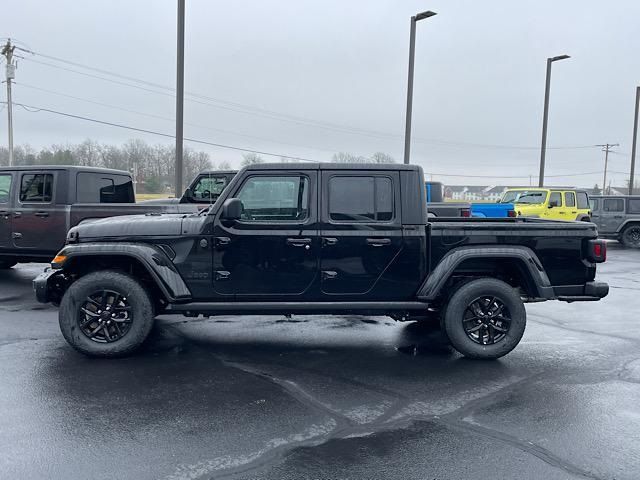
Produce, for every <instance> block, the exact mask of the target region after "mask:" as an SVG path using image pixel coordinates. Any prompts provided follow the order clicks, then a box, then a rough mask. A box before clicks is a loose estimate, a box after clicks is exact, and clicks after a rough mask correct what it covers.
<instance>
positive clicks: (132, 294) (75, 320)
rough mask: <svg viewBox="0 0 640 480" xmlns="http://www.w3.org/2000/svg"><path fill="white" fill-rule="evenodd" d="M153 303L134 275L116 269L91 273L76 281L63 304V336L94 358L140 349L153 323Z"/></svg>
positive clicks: (61, 326)
mask: <svg viewBox="0 0 640 480" xmlns="http://www.w3.org/2000/svg"><path fill="white" fill-rule="evenodd" d="M153 319H154V313H153V305H152V303H151V300H150V298H149V295H148V294H147V292H146V290H145V289H144V287H143V286H142V285H140V283H139V282H137V281H136V280H135V279H134V278H132V277H130V276H129V275H126V274H124V273H120V272H116V271H102V272H94V273H90V274H88V275H86V276H84V277H82V278H80V279H79V280H78V281H76V282H75V283H73V284H72V285H71V286H70V287H69V289H68V290H67V291H66V292H65V294H64V297H63V298H62V302H61V303H60V312H59V323H60V330H61V331H62V335H64V338H65V339H66V340H67V342H69V344H70V345H71V346H72V347H73V348H75V349H76V350H78V351H79V352H81V353H83V354H85V355H89V356H92V357H120V356H123V355H127V354H129V353H131V352H133V351H134V350H136V349H137V348H138V347H140V345H142V343H143V342H144V341H145V339H146V338H147V336H148V335H149V332H150V331H151V327H152V326H153Z"/></svg>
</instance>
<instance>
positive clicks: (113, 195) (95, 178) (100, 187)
mask: <svg viewBox="0 0 640 480" xmlns="http://www.w3.org/2000/svg"><path fill="white" fill-rule="evenodd" d="M77 192H78V197H77V201H78V203H134V202H135V198H134V195H133V184H132V183H131V179H130V178H129V177H127V176H124V175H113V176H108V177H106V176H104V175H102V174H99V173H79V174H78V187H77Z"/></svg>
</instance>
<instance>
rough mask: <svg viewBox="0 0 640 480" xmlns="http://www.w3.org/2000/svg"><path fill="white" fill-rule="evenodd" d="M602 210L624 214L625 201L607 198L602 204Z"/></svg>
mask: <svg viewBox="0 0 640 480" xmlns="http://www.w3.org/2000/svg"><path fill="white" fill-rule="evenodd" d="M602 209H603V210H604V211H605V212H622V211H623V210H624V200H623V199H621V198H605V199H604V202H602Z"/></svg>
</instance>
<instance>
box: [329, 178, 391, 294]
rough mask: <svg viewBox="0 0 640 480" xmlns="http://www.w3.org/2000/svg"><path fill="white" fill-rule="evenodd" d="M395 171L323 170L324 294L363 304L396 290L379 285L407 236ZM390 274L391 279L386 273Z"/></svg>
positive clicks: (388, 286) (382, 282)
mask: <svg viewBox="0 0 640 480" xmlns="http://www.w3.org/2000/svg"><path fill="white" fill-rule="evenodd" d="M399 180H400V178H399V175H398V173H397V172H386V171H379V172H371V171H367V172H348V173H345V172H340V171H339V170H336V171H323V172H322V223H321V231H320V236H321V238H322V252H321V260H320V270H321V289H322V293H323V294H324V295H325V296H326V295H330V296H340V297H342V299H346V298H345V297H351V298H353V299H355V300H358V299H362V300H365V296H366V295H367V294H369V293H371V292H373V291H374V290H375V292H376V298H384V295H385V292H392V290H393V285H391V284H389V283H388V282H385V281H381V280H383V279H384V278H386V277H385V274H386V273H388V272H389V269H390V266H391V265H392V264H393V263H394V261H395V260H396V259H397V257H398V255H399V253H400V251H401V249H402V246H403V234H402V225H401V219H400V188H399V183H400V182H399ZM387 276H388V275H387Z"/></svg>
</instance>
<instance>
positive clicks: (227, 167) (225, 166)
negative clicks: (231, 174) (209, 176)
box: [216, 160, 232, 170]
mask: <svg viewBox="0 0 640 480" xmlns="http://www.w3.org/2000/svg"><path fill="white" fill-rule="evenodd" d="M216 170H232V168H231V164H230V163H229V162H227V161H226V160H223V161H222V162H220V163H219V164H218V165H217V166H216Z"/></svg>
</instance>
